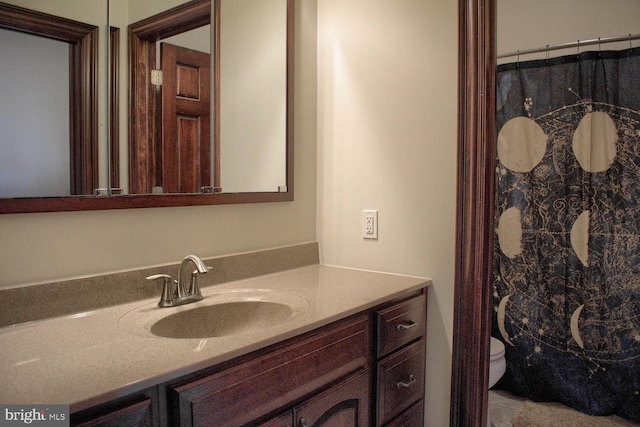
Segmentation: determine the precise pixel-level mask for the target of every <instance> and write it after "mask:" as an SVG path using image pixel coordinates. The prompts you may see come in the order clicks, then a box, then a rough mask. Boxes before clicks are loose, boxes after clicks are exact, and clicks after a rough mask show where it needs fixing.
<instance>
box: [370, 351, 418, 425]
mask: <svg viewBox="0 0 640 427" xmlns="http://www.w3.org/2000/svg"><path fill="white" fill-rule="evenodd" d="M424 352H425V349H424V341H423V340H420V341H418V342H416V343H413V344H411V345H410V346H408V347H406V348H404V349H402V350H400V351H398V352H397V353H395V354H393V355H391V356H389V357H387V358H386V359H384V360H382V361H380V362H378V407H377V415H378V417H377V419H378V425H382V424H384V423H386V422H388V421H389V420H390V419H392V418H393V417H394V416H396V415H397V414H399V413H400V412H402V411H404V410H405V409H407V408H408V407H409V406H411V405H412V404H413V403H414V402H416V401H417V400H419V399H420V398H421V397H422V396H423V395H424V370H425V357H424Z"/></svg>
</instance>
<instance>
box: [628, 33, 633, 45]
mask: <svg viewBox="0 0 640 427" xmlns="http://www.w3.org/2000/svg"><path fill="white" fill-rule="evenodd" d="M631 40H632V39H631V33H629V49H633V43H631Z"/></svg>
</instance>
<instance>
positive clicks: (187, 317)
mask: <svg viewBox="0 0 640 427" xmlns="http://www.w3.org/2000/svg"><path fill="white" fill-rule="evenodd" d="M203 296H204V299H203V300H201V301H198V302H194V303H191V304H186V305H181V306H178V307H170V308H158V307H157V303H155V302H154V303H151V304H145V305H143V306H139V307H137V308H135V309H133V310H131V311H129V312H127V313H125V314H124V315H123V316H122V317H121V318H120V319H119V320H118V325H119V327H121V328H123V329H124V330H126V331H128V332H130V333H132V334H135V335H140V336H145V337H148V338H177V339H204V338H215V337H226V336H229V335H236V334H244V333H250V332H254V333H255V332H257V333H259V332H260V331H261V330H265V329H267V328H270V327H273V326H277V325H280V324H282V323H285V322H287V321H289V320H291V319H293V318H295V317H298V316H300V315H302V314H303V313H305V312H306V311H307V310H308V309H309V300H307V299H306V298H305V297H303V296H302V295H300V294H298V293H296V292H289V291H279V290H275V289H217V290H215V291H204V292H203Z"/></svg>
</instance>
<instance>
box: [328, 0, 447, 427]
mask: <svg viewBox="0 0 640 427" xmlns="http://www.w3.org/2000/svg"><path fill="white" fill-rule="evenodd" d="M457 14H458V5H457V2H454V1H450V0H401V1H388V0H322V1H319V2H318V225H317V229H318V232H317V233H318V239H319V241H320V250H321V258H322V262H323V263H325V264H333V265H340V266H347V267H354V268H362V269H369V270H381V271H387V272H395V273H404V274H410V275H419V276H426V277H431V278H432V279H433V287H432V288H431V289H430V290H429V306H428V332H427V339H428V344H427V346H428V351H427V385H426V387H427V392H426V395H427V398H426V400H427V402H426V403H427V405H426V406H427V407H426V414H427V417H426V419H427V425H429V426H437V427H440V426H445V425H448V419H449V395H450V372H451V347H452V321H453V285H454V283H453V281H454V255H455V254H454V243H455V236H454V229H455V200H456V151H457V133H456V119H457V43H458V38H457V31H458V26H457V23H458V15H457ZM363 209H377V210H378V211H379V239H378V240H377V241H365V240H363V239H362V237H361V214H362V210H363Z"/></svg>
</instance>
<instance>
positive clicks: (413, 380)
mask: <svg viewBox="0 0 640 427" xmlns="http://www.w3.org/2000/svg"><path fill="white" fill-rule="evenodd" d="M416 381H417V380H416V377H414V376H413V374H411V375H409V381H408V382H406V383H403V382H402V381H398V383H397V384H396V387H397V388H407V387H411V386H412V385H413V383H415V382H416Z"/></svg>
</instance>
